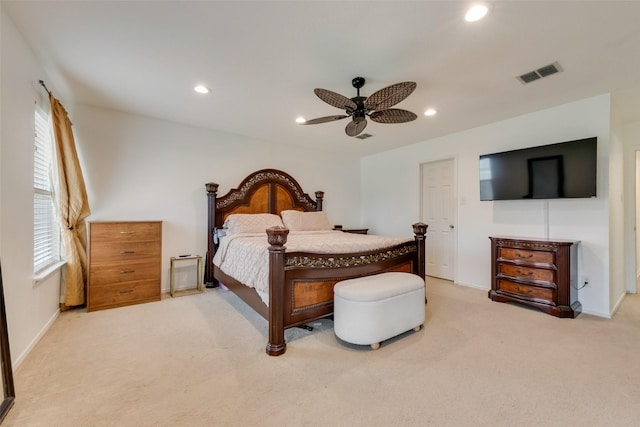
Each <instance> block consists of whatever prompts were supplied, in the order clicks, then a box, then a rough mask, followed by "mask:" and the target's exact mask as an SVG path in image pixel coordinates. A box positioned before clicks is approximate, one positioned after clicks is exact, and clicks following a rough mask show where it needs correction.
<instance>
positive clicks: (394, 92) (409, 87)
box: [296, 77, 418, 136]
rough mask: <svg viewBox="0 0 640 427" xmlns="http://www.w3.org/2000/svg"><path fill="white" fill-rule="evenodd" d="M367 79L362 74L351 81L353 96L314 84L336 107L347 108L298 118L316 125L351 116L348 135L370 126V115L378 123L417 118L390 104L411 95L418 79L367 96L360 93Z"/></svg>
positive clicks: (358, 132)
mask: <svg viewBox="0 0 640 427" xmlns="http://www.w3.org/2000/svg"><path fill="white" fill-rule="evenodd" d="M364 83H365V79H364V78H363V77H356V78H354V79H353V80H352V81H351V85H352V86H353V87H354V88H356V90H357V95H356V96H355V97H353V98H347V97H346V96H344V95H340V94H339V93H336V92H333V91H330V90H327V89H321V88H315V89H314V90H313V92H314V93H315V94H316V96H317V97H318V98H320V99H321V100H322V101H324V102H326V103H327V104H329V105H331V106H333V107H337V108H340V109H341V110H344V112H345V114H340V115H334V116H324V117H318V118H315V119H311V120H305V121H302V122H301V121H298V123H299V124H302V125H313V124H318V123H327V122H333V121H336V120H342V119H347V118H350V119H351V121H350V122H349V123H347V126H346V127H345V133H346V134H347V135H348V136H357V135H359V134H360V133H361V132H362V131H363V130H364V128H365V127H366V126H367V117H369V118H370V119H371V120H373V121H374V122H377V123H407V122H410V121H412V120H415V119H417V118H418V116H416V115H415V114H414V113H412V112H411V111H407V110H403V109H399V108H391V107H393V106H394V105H396V104H398V103H399V102H401V101H402V100H404V99H405V98H406V97H407V96H409V95H411V93H412V92H413V91H414V90H415V88H416V83H415V82H401V83H396V84H393V85H391V86H387V87H384V88H382V89H380V90H378V91H376V92H374V93H373V94H371V95H370V96H368V97H367V96H360V88H362V86H364ZM296 121H297V120H296Z"/></svg>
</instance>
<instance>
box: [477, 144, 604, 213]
mask: <svg viewBox="0 0 640 427" xmlns="http://www.w3.org/2000/svg"><path fill="white" fill-rule="evenodd" d="M596 165H597V138H595V137H593V138H585V139H579V140H576V141H568V142H561V143H558V144H550V145H542V146H537V147H531V148H523V149H520V150H512V151H504V152H501V153H493V154H483V155H481V156H480V200H523V199H559V198H590V197H596Z"/></svg>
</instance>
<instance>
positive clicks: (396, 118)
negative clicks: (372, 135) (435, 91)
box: [369, 108, 418, 123]
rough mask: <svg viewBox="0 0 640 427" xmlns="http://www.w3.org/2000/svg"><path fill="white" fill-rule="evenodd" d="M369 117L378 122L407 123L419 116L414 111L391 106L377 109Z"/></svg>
mask: <svg viewBox="0 0 640 427" xmlns="http://www.w3.org/2000/svg"><path fill="white" fill-rule="evenodd" d="M369 118H370V119H371V120H373V121H374V122H376V123H407V122H410V121H413V120H415V119H417V118H418V116H416V115H415V114H414V113H412V112H411V111H407V110H401V109H399V108H389V109H386V110H382V111H376V112H373V113H371V114H370V115H369Z"/></svg>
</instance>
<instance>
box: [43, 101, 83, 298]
mask: <svg viewBox="0 0 640 427" xmlns="http://www.w3.org/2000/svg"><path fill="white" fill-rule="evenodd" d="M49 101H50V102H51V119H52V132H53V136H54V145H55V156H56V162H55V168H56V171H55V175H54V176H55V177H57V181H56V183H57V186H56V187H57V188H56V189H55V193H56V194H55V199H56V204H57V206H56V209H57V213H58V218H59V220H60V226H61V228H62V239H63V242H64V250H65V257H66V264H65V266H64V268H63V270H62V290H63V295H64V296H63V298H61V308H62V310H65V309H67V308H69V307H74V306H79V305H83V304H84V303H85V284H86V282H87V251H86V247H87V233H86V225H85V218H86V217H87V216H89V214H90V213H91V210H90V208H89V200H88V198H87V190H86V187H85V183H84V177H83V176H82V170H81V168H80V162H79V161H78V154H77V151H76V144H75V140H74V137H73V131H72V129H71V120H70V119H69V116H68V114H67V111H66V110H65V108H64V107H63V106H62V104H61V103H60V101H58V100H57V99H56V98H55V97H54V96H53V95H52V94H51V93H50V94H49ZM54 179H55V178H54Z"/></svg>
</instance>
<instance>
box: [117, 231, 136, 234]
mask: <svg viewBox="0 0 640 427" xmlns="http://www.w3.org/2000/svg"><path fill="white" fill-rule="evenodd" d="M120 234H133V231H121V232H120Z"/></svg>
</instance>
